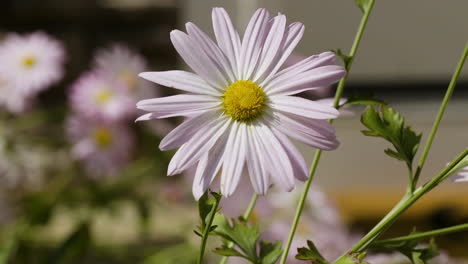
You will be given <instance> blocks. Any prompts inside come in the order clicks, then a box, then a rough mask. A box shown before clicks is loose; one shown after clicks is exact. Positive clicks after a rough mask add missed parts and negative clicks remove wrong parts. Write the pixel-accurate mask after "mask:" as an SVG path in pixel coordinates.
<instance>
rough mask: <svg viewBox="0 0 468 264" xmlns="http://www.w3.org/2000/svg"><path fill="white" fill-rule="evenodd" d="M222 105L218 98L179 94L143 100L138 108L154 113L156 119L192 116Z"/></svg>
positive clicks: (138, 104)
mask: <svg viewBox="0 0 468 264" xmlns="http://www.w3.org/2000/svg"><path fill="white" fill-rule="evenodd" d="M220 104H221V101H220V100H219V99H218V98H216V97H213V96H209V95H194V94H179V95H173V96H166V97H161V98H153V99H146V100H141V101H139V102H138V103H137V108H138V109H141V110H145V111H148V112H152V113H153V115H154V117H157V118H166V117H173V116H187V115H192V114H193V112H203V111H204V110H211V109H215V108H216V107H217V106H219V105H220Z"/></svg>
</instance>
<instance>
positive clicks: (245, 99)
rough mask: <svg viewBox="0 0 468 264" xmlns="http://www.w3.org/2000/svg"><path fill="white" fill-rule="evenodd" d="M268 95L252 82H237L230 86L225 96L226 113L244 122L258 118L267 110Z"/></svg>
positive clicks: (224, 106)
mask: <svg viewBox="0 0 468 264" xmlns="http://www.w3.org/2000/svg"><path fill="white" fill-rule="evenodd" d="M265 102H266V95H265V92H263V90H262V88H261V87H260V86H258V85H257V84H256V83H254V82H252V81H237V82H235V83H233V84H231V85H229V86H228V88H227V89H226V91H225V92H224V96H223V108H224V112H225V113H226V114H227V115H228V116H230V117H231V118H232V119H234V120H237V121H242V122H249V121H253V120H254V119H256V118H258V117H259V116H260V115H261V114H262V113H263V109H264V108H265Z"/></svg>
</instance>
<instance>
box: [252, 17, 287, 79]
mask: <svg viewBox="0 0 468 264" xmlns="http://www.w3.org/2000/svg"><path fill="white" fill-rule="evenodd" d="M271 24H272V25H271V28H270V32H269V33H268V36H267V37H266V39H265V42H264V44H263V49H262V53H261V55H260V59H259V61H258V65H257V66H258V67H257V69H256V71H255V74H254V77H253V79H252V80H253V81H254V82H256V81H257V80H258V79H259V78H260V77H261V76H263V74H264V73H265V72H267V71H268V70H270V68H271V65H272V63H273V62H275V59H276V57H277V55H278V51H279V49H280V47H281V43H282V41H283V36H284V31H285V28H286V17H285V16H284V15H278V16H276V17H274V18H273V21H272V22H271Z"/></svg>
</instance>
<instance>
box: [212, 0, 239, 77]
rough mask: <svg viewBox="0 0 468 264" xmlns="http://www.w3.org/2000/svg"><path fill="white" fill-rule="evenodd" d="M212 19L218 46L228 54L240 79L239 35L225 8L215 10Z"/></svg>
mask: <svg viewBox="0 0 468 264" xmlns="http://www.w3.org/2000/svg"><path fill="white" fill-rule="evenodd" d="M212 18H213V30H214V33H215V36H216V41H217V42H218V46H219V48H220V49H221V50H222V51H223V52H224V54H226V56H227V58H228V59H229V62H230V63H231V67H232V69H233V71H234V73H235V74H236V77H237V78H238V79H240V72H239V64H240V63H239V61H238V58H240V50H241V41H240V38H239V33H238V32H237V31H236V30H235V29H234V26H233V24H232V21H231V18H230V17H229V15H228V13H227V12H226V10H224V8H219V7H217V8H213V12H212Z"/></svg>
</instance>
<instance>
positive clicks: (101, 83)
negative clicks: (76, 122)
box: [70, 72, 135, 121]
mask: <svg viewBox="0 0 468 264" xmlns="http://www.w3.org/2000/svg"><path fill="white" fill-rule="evenodd" d="M70 99H71V105H72V109H73V110H74V111H75V112H76V113H79V114H81V115H83V116H85V117H87V118H89V119H102V120H108V121H118V120H125V119H128V118H129V117H132V116H134V114H135V107H134V103H135V101H134V100H133V99H132V98H131V97H130V96H129V95H128V94H127V92H126V91H125V87H123V86H122V84H121V83H120V82H118V81H115V80H114V79H113V78H112V77H111V76H109V75H107V74H104V73H102V72H101V73H97V72H90V73H86V74H84V75H83V76H81V77H80V79H78V80H77V81H76V82H75V83H74V84H73V85H72V87H71V91H70Z"/></svg>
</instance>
